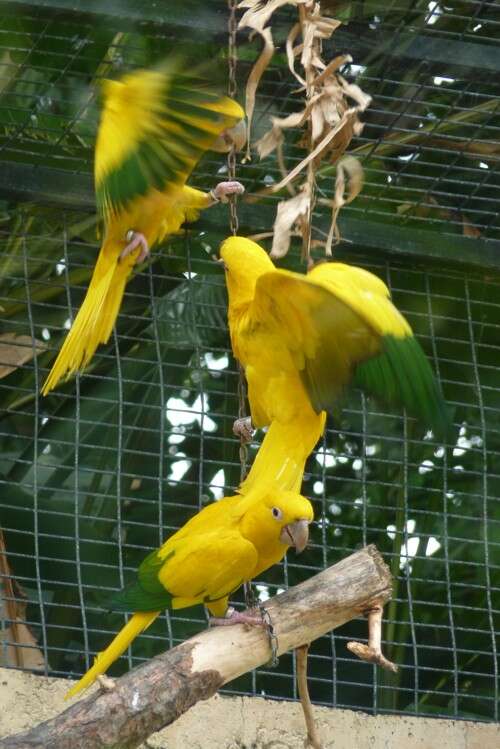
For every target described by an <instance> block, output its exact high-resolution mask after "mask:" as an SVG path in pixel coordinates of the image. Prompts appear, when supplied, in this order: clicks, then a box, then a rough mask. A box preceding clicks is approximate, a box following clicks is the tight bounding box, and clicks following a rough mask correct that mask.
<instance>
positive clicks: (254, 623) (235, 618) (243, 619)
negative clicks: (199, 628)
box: [209, 607, 267, 627]
mask: <svg viewBox="0 0 500 749" xmlns="http://www.w3.org/2000/svg"><path fill="white" fill-rule="evenodd" d="M233 624H248V625H250V626H251V627H266V626H267V624H266V622H265V621H264V620H263V618H262V617H261V616H260V615H259V614H245V613H244V612H240V611H235V610H234V609H233V608H232V607H229V608H228V610H227V612H226V616H225V617H223V618H220V617H216V616H211V617H210V619H209V625H210V626H211V627H232V625H233Z"/></svg>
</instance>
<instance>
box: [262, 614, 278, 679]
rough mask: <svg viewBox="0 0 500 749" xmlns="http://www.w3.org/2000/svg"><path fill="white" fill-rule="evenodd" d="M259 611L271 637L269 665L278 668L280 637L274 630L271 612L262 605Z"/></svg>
mask: <svg viewBox="0 0 500 749" xmlns="http://www.w3.org/2000/svg"><path fill="white" fill-rule="evenodd" d="M259 611H260V615H261V617H262V621H263V622H264V624H265V625H266V627H267V632H268V635H269V644H270V646H271V660H270V661H269V663H268V664H267V665H268V666H269V667H270V668H276V666H277V665H278V663H279V658H278V650H279V643H278V636H277V634H276V631H275V629H274V625H273V620H272V619H271V614H270V613H269V611H268V610H267V609H266V608H265V606H263V605H262V604H260V605H259Z"/></svg>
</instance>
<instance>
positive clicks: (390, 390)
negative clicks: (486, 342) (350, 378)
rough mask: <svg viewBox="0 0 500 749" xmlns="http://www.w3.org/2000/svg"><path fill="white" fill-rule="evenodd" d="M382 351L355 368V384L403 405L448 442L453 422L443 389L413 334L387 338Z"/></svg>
mask: <svg viewBox="0 0 500 749" xmlns="http://www.w3.org/2000/svg"><path fill="white" fill-rule="evenodd" d="M381 344H382V345H381V348H382V352H381V353H380V354H379V355H378V356H375V357H373V358H372V359H368V360H366V361H364V362H362V363H361V364H359V365H358V366H357V368H356V372H355V375H354V385H357V386H358V387H360V388H362V389H363V390H366V391H367V392H368V393H371V394H372V395H374V396H375V397H376V398H378V399H379V400H380V401H382V402H383V403H385V404H386V405H388V406H397V405H403V406H404V408H405V409H406V410H407V411H408V413H409V414H410V415H411V416H415V417H416V418H418V419H419V420H420V421H421V422H422V423H424V424H426V425H428V426H430V427H432V430H433V431H434V434H435V436H436V437H437V438H438V439H441V440H444V441H447V439H448V438H449V437H450V435H451V433H452V422H451V418H450V413H449V410H448V408H447V405H446V402H445V400H444V398H443V394H442V392H441V388H440V387H439V384H438V382H437V381H436V378H435V377H434V374H433V372H432V369H431V367H430V364H429V362H428V361H427V359H426V356H425V354H424V352H423V351H422V348H421V347H420V344H419V343H418V341H417V340H416V339H415V338H414V337H413V335H408V336H404V337H402V338H398V337H396V336H392V335H385V336H383V337H382V340H381Z"/></svg>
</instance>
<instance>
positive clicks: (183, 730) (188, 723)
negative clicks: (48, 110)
mask: <svg viewBox="0 0 500 749" xmlns="http://www.w3.org/2000/svg"><path fill="white" fill-rule="evenodd" d="M68 686H69V682H68V681H65V680H63V679H48V678H45V677H41V676H34V675H32V674H28V673H23V672H21V671H13V670H10V669H5V668H1V669H0V738H1V737H5V736H8V735H10V734H12V733H17V732H19V731H22V730H23V729H26V728H29V727H30V726H33V725H35V724H36V723H39V722H41V721H43V720H47V719H48V718H51V717H53V716H54V715H57V714H58V713H59V712H61V711H62V710H64V709H65V708H66V707H67V706H68V703H67V702H66V703H65V702H63V695H64V693H65V692H66V690H67V689H68ZM315 715H316V720H317V723H318V727H319V731H320V733H321V737H322V740H323V742H324V749H365V747H366V748H367V749H448V748H449V749H500V725H498V724H483V723H472V722H468V721H452V720H438V719H427V718H412V717H401V716H394V717H392V716H378V717H372V716H370V715H366V714H365V713H360V712H354V711H351V710H333V709H329V708H324V707H317V708H315ZM304 736H305V734H304V723H303V717H302V711H301V708H300V705H298V704H296V703H291V702H274V701H270V700H265V699H263V698H260V697H219V696H215V697H213V698H212V699H211V700H208V701H207V702H199V703H198V704H197V705H196V706H195V707H193V708H192V709H191V710H190V711H189V712H188V713H186V714H185V715H183V716H182V717H181V718H180V719H179V720H178V721H177V722H176V723H174V724H173V725H171V726H169V727H168V728H166V729H164V730H163V731H161V732H160V733H157V734H155V735H154V736H152V737H151V738H150V739H149V740H148V742H147V746H149V747H151V748H152V747H155V748H156V747H161V748H162V749H188V747H189V749H304Z"/></svg>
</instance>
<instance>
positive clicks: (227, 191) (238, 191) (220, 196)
mask: <svg viewBox="0 0 500 749" xmlns="http://www.w3.org/2000/svg"><path fill="white" fill-rule="evenodd" d="M244 192H245V188H244V187H243V185H242V184H241V182H236V181H232V182H219V184H218V185H216V186H215V187H214V189H213V190H210V192H209V195H210V197H211V198H212V200H213V201H214V203H218V202H219V201H220V202H222V203H227V197H228V196H229V195H242V194H243V193H244Z"/></svg>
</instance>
